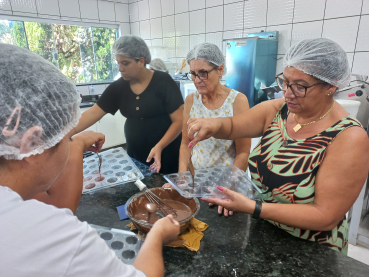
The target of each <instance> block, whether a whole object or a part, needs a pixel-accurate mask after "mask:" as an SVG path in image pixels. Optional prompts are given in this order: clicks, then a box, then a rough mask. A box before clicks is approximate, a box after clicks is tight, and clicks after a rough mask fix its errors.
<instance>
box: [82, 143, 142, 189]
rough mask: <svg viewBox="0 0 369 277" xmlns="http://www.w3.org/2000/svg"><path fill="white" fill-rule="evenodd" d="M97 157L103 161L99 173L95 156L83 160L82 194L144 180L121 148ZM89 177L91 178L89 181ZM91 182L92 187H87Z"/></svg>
mask: <svg viewBox="0 0 369 277" xmlns="http://www.w3.org/2000/svg"><path fill="white" fill-rule="evenodd" d="M99 155H100V156H101V157H102V161H103V162H102V164H101V168H100V171H99V164H98V163H99V160H98V159H97V158H96V157H97V156H96V155H93V156H89V157H87V158H84V160H83V164H84V171H83V178H84V182H83V191H82V192H83V193H93V192H95V191H97V190H100V189H105V188H109V187H115V186H117V185H123V184H126V183H128V182H132V181H135V180H136V179H143V178H144V175H143V174H142V173H141V171H140V169H139V168H138V167H137V166H136V164H135V163H134V161H132V159H131V158H130V157H129V156H128V155H127V153H126V152H125V151H124V149H123V148H122V147H118V148H115V149H110V150H107V151H104V152H101V153H99ZM123 168H125V170H123ZM127 169H128V170H127ZM141 170H143V169H141ZM145 170H147V168H145ZM132 173H134V175H133V176H135V177H133V176H132V175H131V174H132ZM100 176H101V177H100ZM89 177H92V178H91V179H89ZM92 182H93V183H94V186H92V185H89V184H90V183H92ZM86 186H87V187H86Z"/></svg>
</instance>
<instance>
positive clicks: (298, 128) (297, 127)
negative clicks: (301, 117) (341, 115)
mask: <svg viewBox="0 0 369 277" xmlns="http://www.w3.org/2000/svg"><path fill="white" fill-rule="evenodd" d="M334 103H335V101H333V105H332V107H330V108H329V110H328V111H327V112H326V113H325V114H324V115H323V116H321V117H319V118H318V119H315V120H313V121H310V122H308V123H303V124H300V123H298V122H297V120H296V118H295V114H293V120H294V121H295V122H296V126H295V127H293V130H294V131H295V133H296V132H298V131H299V130H300V129H301V128H302V127H304V126H306V125H310V124H313V123H315V122H317V121H319V120H321V119H323V118H324V117H325V116H326V115H327V114H329V112H330V111H331V110H332V109H333V107H334Z"/></svg>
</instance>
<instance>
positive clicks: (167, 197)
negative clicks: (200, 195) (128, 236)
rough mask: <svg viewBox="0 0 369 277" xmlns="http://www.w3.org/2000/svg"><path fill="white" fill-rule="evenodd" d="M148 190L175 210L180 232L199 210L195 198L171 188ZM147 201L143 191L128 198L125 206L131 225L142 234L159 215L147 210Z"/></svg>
mask: <svg viewBox="0 0 369 277" xmlns="http://www.w3.org/2000/svg"><path fill="white" fill-rule="evenodd" d="M150 191H151V192H152V193H154V194H155V195H157V196H158V197H160V198H161V199H162V200H163V201H164V202H165V203H166V204H168V205H169V206H171V207H172V208H173V209H175V210H176V213H177V215H176V216H175V215H173V216H174V219H175V220H177V221H178V222H179V224H180V225H181V228H180V232H181V233H182V232H183V231H185V230H186V229H187V228H188V227H189V225H190V220H191V219H192V218H193V217H195V216H196V215H197V213H198V212H199V210H200V204H199V201H198V200H197V199H196V198H185V197H183V196H182V195H180V194H179V193H178V191H177V190H175V189H173V188H152V189H150ZM147 203H150V201H149V200H148V199H147V197H146V195H145V193H143V192H141V193H138V194H135V195H133V196H132V197H131V198H129V199H128V201H127V204H126V207H125V212H126V215H127V216H128V217H129V219H130V220H131V221H132V223H133V225H135V227H136V228H137V230H139V231H141V232H142V233H144V234H146V233H148V232H149V231H150V229H151V227H152V226H153V225H154V223H155V222H156V221H157V220H159V219H160V217H159V215H157V214H156V213H150V212H149V211H148V210H147V208H146V207H145V205H146V204H147Z"/></svg>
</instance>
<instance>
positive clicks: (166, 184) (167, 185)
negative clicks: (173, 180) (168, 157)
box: [163, 183, 173, 188]
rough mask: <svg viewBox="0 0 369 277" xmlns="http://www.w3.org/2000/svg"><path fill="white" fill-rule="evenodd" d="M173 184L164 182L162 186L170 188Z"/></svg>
mask: <svg viewBox="0 0 369 277" xmlns="http://www.w3.org/2000/svg"><path fill="white" fill-rule="evenodd" d="M172 187H173V186H172V185H171V184H169V183H165V184H164V185H163V188H172Z"/></svg>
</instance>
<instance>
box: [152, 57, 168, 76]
mask: <svg viewBox="0 0 369 277" xmlns="http://www.w3.org/2000/svg"><path fill="white" fill-rule="evenodd" d="M150 68H151V69H154V70H159V71H163V72H166V73H168V69H167V67H166V66H165V63H164V62H163V61H162V60H161V59H153V60H152V61H151V63H150Z"/></svg>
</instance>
